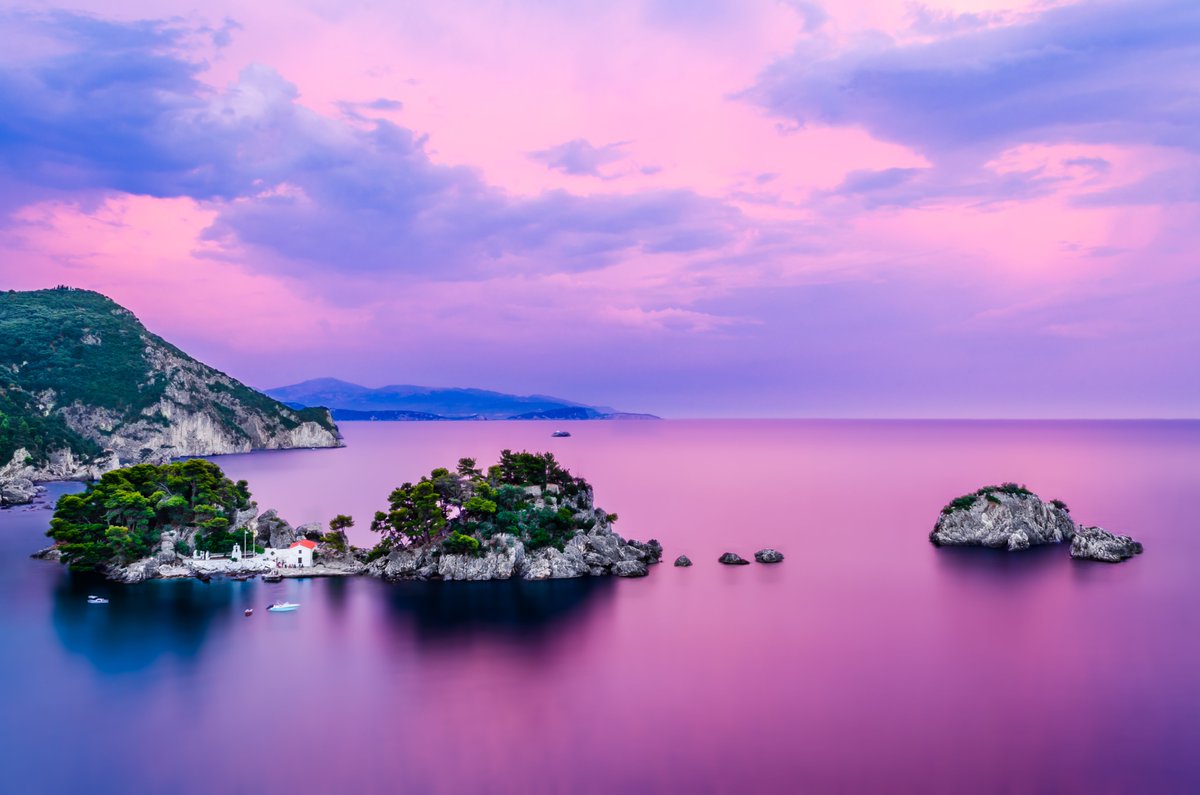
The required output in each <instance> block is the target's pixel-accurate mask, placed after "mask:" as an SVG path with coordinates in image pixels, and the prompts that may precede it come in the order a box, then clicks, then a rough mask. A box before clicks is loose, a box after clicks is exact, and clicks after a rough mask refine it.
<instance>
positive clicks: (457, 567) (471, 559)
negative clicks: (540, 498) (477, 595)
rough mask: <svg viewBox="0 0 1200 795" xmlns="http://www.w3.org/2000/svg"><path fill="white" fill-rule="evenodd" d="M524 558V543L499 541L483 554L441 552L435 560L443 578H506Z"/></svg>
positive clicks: (519, 565)
mask: <svg viewBox="0 0 1200 795" xmlns="http://www.w3.org/2000/svg"><path fill="white" fill-rule="evenodd" d="M509 538H511V536H509ZM514 541H515V539H514ZM524 560H525V545H524V544H522V543H521V542H520V541H515V543H513V544H511V545H510V544H506V543H500V544H497V545H495V546H493V547H492V548H489V549H488V550H487V551H486V553H485V554H483V555H448V554H443V555H442V556H441V557H440V558H438V561H437V573H438V575H439V576H440V577H441V578H442V579H443V580H507V579H511V578H512V576H513V575H514V574H516V573H517V572H518V571H519V570H520V568H521V565H522V563H524Z"/></svg>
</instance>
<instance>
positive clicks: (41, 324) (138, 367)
mask: <svg viewBox="0 0 1200 795" xmlns="http://www.w3.org/2000/svg"><path fill="white" fill-rule="evenodd" d="M340 444H341V442H340V436H339V434H338V432H337V426H336V425H335V424H334V423H333V419H332V417H331V416H330V414H329V412H328V411H326V410H324V409H303V410H294V409H291V408H288V407H287V406H285V405H283V404H282V403H279V402H278V401H275V400H273V399H271V398H269V397H267V396H266V395H263V394H261V393H259V392H256V391H254V390H253V389H250V388H249V387H247V386H245V385H244V384H242V383H241V382H239V381H238V380H236V379H234V378H232V377H230V376H228V375H226V374H224V373H222V372H220V371H218V370H215V369H213V368H211V367H209V366H208V365H205V364H203V363H202V362H199V361H197V360H195V359H193V358H192V357H190V356H188V355H187V354H185V353H184V352H183V351H181V350H179V349H178V348H175V347H174V346H172V345H171V344H169V343H168V342H166V341H165V340H163V339H162V338H160V337H158V336H156V335H154V334H151V333H150V332H149V331H147V330H146V328H145V327H144V326H142V324H141V323H140V322H139V321H138V319H137V318H136V317H135V316H134V315H133V313H131V312H129V311H128V310H126V309H124V308H122V307H121V306H119V305H117V304H116V303H114V302H112V301H110V300H109V299H107V298H105V297H104V296H102V295H99V294H97V293H92V292H87V291H83V290H61V289H60V290H39V291H35V292H28V293H16V292H11V293H0V481H4V482H8V483H9V484H10V485H11V483H12V482H13V481H16V480H20V479H28V480H33V481H39V480H63V479H91V478H94V477H96V476H97V475H98V474H99V473H101V472H105V471H108V470H110V469H113V468H115V467H117V466H124V465H128V464H133V463H142V462H154V463H160V462H163V461H166V460H168V459H171V458H177V457H180V456H195V455H218V454H221V453H241V452H248V451H250V450H259V449H280V448H291V447H336V446H338V445H340ZM0 491H3V488H0Z"/></svg>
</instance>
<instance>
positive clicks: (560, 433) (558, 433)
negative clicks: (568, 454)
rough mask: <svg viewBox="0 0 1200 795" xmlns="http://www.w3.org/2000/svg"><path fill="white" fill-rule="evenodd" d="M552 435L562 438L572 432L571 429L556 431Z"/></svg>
mask: <svg viewBox="0 0 1200 795" xmlns="http://www.w3.org/2000/svg"><path fill="white" fill-rule="evenodd" d="M550 435H551V436H553V437H555V438H556V439H562V438H564V437H567V436H570V435H571V432H570V431H555V432H554V433H552V434H550Z"/></svg>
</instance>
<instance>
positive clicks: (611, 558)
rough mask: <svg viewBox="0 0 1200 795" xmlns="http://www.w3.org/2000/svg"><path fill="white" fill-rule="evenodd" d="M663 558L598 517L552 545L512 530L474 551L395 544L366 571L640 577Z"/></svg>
mask: <svg viewBox="0 0 1200 795" xmlns="http://www.w3.org/2000/svg"><path fill="white" fill-rule="evenodd" d="M661 559H662V546H661V545H660V544H659V543H658V542H657V541H648V542H645V543H642V542H640V541H626V540H625V539H624V538H622V537H621V536H619V535H617V534H616V533H615V532H613V530H612V527H611V525H609V524H607V523H606V522H602V521H601V522H597V523H596V526H595V527H593V528H592V529H591V530H590V531H588V532H586V533H580V534H578V535H576V536H575V537H574V538H572V539H571V540H570V541H568V542H567V543H566V545H565V546H564V548H563V549H562V551H559V550H557V549H555V548H554V547H542V548H540V549H535V550H527V549H526V547H525V544H524V543H523V542H522V541H521V540H520V539H519V538H517V537H516V536H513V535H509V534H507V533H502V534H499V535H496V536H493V537H492V538H491V539H489V540H488V541H487V542H486V543H485V544H484V545H483V546H481V547H480V550H479V552H478V553H477V554H453V553H449V552H447V551H445V550H444V549H442V548H440V547H439V546H438V545H436V544H427V545H424V546H420V547H397V548H396V549H393V550H392V551H391V552H389V553H388V554H387V555H386V556H385V557H382V558H380V559H378V560H376V561H375V562H374V563H372V564H371V565H370V566H369V567H368V569H367V573H369V574H372V575H374V576H376V577H382V578H383V579H387V580H412V579H416V580H430V579H441V580H508V579H513V578H520V579H525V580H557V579H568V578H573V577H589V576H593V577H595V576H604V575H615V576H617V577H644V576H646V574H647V573H648V571H649V569H648V567H649V566H650V565H652V564H654V563H658V562H659V561H660V560H661Z"/></svg>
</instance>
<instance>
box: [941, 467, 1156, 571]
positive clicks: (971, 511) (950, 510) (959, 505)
mask: <svg viewBox="0 0 1200 795" xmlns="http://www.w3.org/2000/svg"><path fill="white" fill-rule="evenodd" d="M929 540H930V541H931V542H932V543H933V545H934V546H939V547H940V546H982V547H992V548H994V549H1006V550H1008V551H1009V552H1018V551H1021V550H1025V549H1029V548H1030V547H1031V546H1037V545H1040V544H1061V543H1063V542H1065V541H1069V542H1070V543H1071V557H1072V558H1076V559H1079V560H1097V561H1102V562H1105V563H1119V562H1121V561H1122V560H1126V559H1128V558H1131V557H1133V556H1134V555H1140V554H1141V553H1142V545H1141V544H1140V543H1138V542H1137V541H1134V540H1133V539H1132V538H1130V537H1129V536H1122V535H1117V534H1115V533H1110V532H1108V531H1107V530H1104V529H1102V528H1099V527H1088V526H1084V525H1081V524H1076V522H1075V520H1074V519H1072V518H1071V513H1070V510H1069V509H1068V508H1067V504H1066V503H1065V502H1063V501H1062V500H1050V501H1049V502H1044V501H1042V499H1041V498H1040V497H1038V496H1037V495H1036V494H1034V493H1033V492H1032V491H1030V490H1029V489H1027V488H1025V487H1024V486H1018V485H1017V484H1016V483H1004V484H1001V485H999V486H984V487H983V488H980V489H977V490H976V491H974V492H972V493H970V494H965V495H963V496H962V497H957V498H955V499H953V500H951V501H950V502H949V503H948V504H947V505H946V506H945V507H944V508H942V512H941V515H940V516H939V517H938V520H937V523H936V524H935V525H934V527H933V532H931V533H930V534H929Z"/></svg>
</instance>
